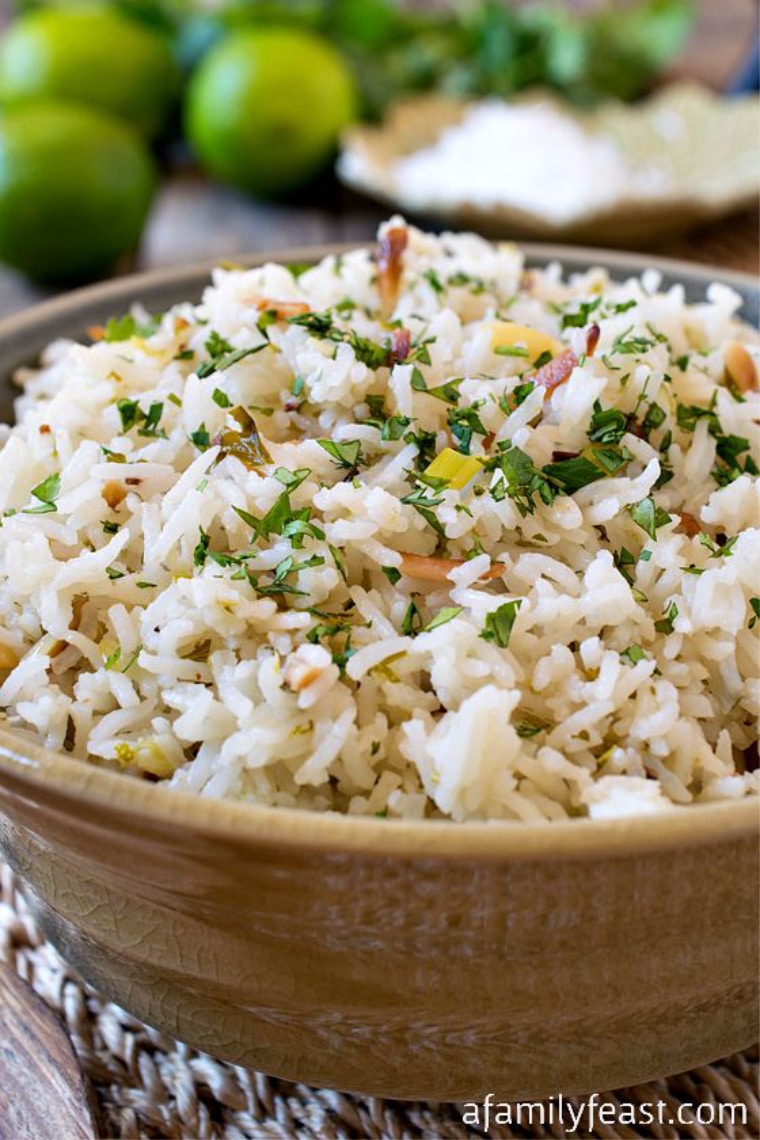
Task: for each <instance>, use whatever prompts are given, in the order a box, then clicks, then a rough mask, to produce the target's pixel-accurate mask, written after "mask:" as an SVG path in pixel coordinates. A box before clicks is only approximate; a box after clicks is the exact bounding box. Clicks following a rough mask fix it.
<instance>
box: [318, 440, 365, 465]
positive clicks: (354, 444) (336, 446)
mask: <svg viewBox="0 0 760 1140" xmlns="http://www.w3.org/2000/svg"><path fill="white" fill-rule="evenodd" d="M317 443H318V444H319V446H320V447H321V448H322V449H323V450H324V451H326V452H327V454H328V455H329V456H330V458H331V459H332V460H333V462H334V463H335V466H336V467H339V468H345V469H346V470H348V471H354V470H355V469H356V468H357V467H358V466H359V464H360V463H362V462H363V461H364V459H363V456H362V445H361V440H359V439H349V440H346V441H345V442H344V443H337V442H336V441H335V440H334V439H318V440H317Z"/></svg>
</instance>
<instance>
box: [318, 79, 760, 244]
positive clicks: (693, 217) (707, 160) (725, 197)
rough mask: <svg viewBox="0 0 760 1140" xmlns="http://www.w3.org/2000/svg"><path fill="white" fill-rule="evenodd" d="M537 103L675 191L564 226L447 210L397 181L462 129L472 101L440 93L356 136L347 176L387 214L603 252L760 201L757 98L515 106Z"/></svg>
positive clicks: (686, 90)
mask: <svg viewBox="0 0 760 1140" xmlns="http://www.w3.org/2000/svg"><path fill="white" fill-rule="evenodd" d="M536 101H540V102H542V103H547V102H548V103H551V104H554V105H558V106H559V107H560V108H561V109H562V110H563V111H564V112H565V113H568V114H570V115H572V117H573V118H574V119H575V120H576V121H577V122H578V123H580V125H581V126H582V127H583V128H584V129H586V130H587V131H589V132H590V133H592V134H596V133H601V134H603V135H605V136H607V137H609V138H610V139H611V140H613V141H614V142H615V143H616V144H617V145H618V147H619V149H620V151H621V153H622V154H623V155H624V157H625V158H626V160H627V162H628V164H629V166H631V167H633V168H641V167H644V166H645V167H653V168H654V169H656V170H658V171H660V172H662V173H663V174H666V175H667V176H668V186H667V189H664V190H663V191H662V192H661V193H658V194H656V195H654V196H652V197H645V196H642V195H641V194H637V193H636V192H635V191H633V190H631V191H630V192H629V193H628V194H626V195H625V196H621V197H620V198H619V199H618V200H617V201H615V202H614V203H611V204H610V205H609V206H607V207H604V208H596V209H594V208H589V207H586V208H584V209H582V210H579V211H578V212H577V213H575V214H574V215H573V216H572V217H568V218H566V219H564V220H563V221H561V222H560V221H554V220H553V219H552V218H551V217H549V216H548V215H546V214H544V213H542V212H541V211H540V210H539V209H538V208H533V209H520V208H518V207H516V206H508V205H506V204H494V205H492V206H483V205H478V204H477V203H474V202H471V201H468V200H466V199H464V198H463V199H462V200H461V201H459V202H457V203H455V202H453V201H452V202H449V201H446V202H445V203H444V202H442V201H440V200H439V199H438V198H437V197H436V196H434V195H430V196H429V197H425V196H422V195H421V194H417V193H414V192H413V191H412V190H410V189H409V188H407V187H406V186H405V185H404V184H403V182H402V181H401V180H400V179H398V178H397V177H396V172H395V163H396V162H397V161H398V159H400V158H403V157H405V156H406V155H409V154H411V153H413V152H415V151H417V150H420V149H422V148H425V147H428V146H430V145H431V144H433V143H434V142H435V141H436V139H437V138H438V137H439V135H440V134H441V132H442V131H443V130H445V129H446V128H447V127H451V126H454V125H455V124H457V123H459V122H460V121H461V119H462V117H463V115H464V114H465V112H466V110H467V107H468V103H467V102H466V101H465V100H462V99H454V98H452V97H448V96H444V95H439V94H435V93H433V94H425V95H416V96H411V97H408V98H405V99H403V100H401V101H400V102H399V103H397V104H394V105H393V106H392V107H391V108H390V110H389V112H388V114H387V116H386V118H385V120H384V121H383V122H382V123H381V124H379V125H378V126H368V125H366V124H359V125H357V126H354V127H351V128H349V130H348V131H347V132H346V135H345V138H344V140H343V149H342V153H341V156H340V159H339V161H338V174H339V175H340V177H341V178H342V180H343V181H344V182H345V183H346V184H347V185H349V186H351V187H352V188H353V189H355V190H359V191H361V192H362V193H364V194H368V195H369V196H370V197H372V198H377V199H379V200H380V201H381V202H383V203H384V204H385V205H387V206H391V207H393V208H396V209H400V210H402V211H403V212H406V213H408V214H409V215H411V216H416V217H420V216H421V217H424V218H429V219H432V218H435V219H436V220H437V221H438V222H440V223H445V224H446V225H448V226H451V227H452V228H454V229H477V230H479V231H481V232H482V233H488V234H490V235H492V236H493V237H504V236H505V235H509V236H513V235H514V234H522V235H524V236H530V237H534V238H540V239H542V240H543V241H573V242H589V243H592V244H593V245H605V244H614V245H624V246H633V247H636V246H641V245H647V244H650V243H651V242H652V240H653V239H654V238H656V237H660V236H663V237H672V236H673V235H674V234H676V233H678V232H680V231H683V230H686V229H688V228H690V227H691V226H694V225H696V224H698V223H700V222H705V221H708V220H710V219H714V218H717V217H720V216H722V215H724V214H728V213H730V212H731V211H732V210H738V209H741V208H742V207H743V206H749V205H752V203H753V202H755V201H756V200H757V197H758V177H757V174H758V165H759V164H760V143H759V142H758V132H757V117H758V109H759V108H760V101H759V100H758V97H757V95H745V96H742V97H733V98H727V97H725V96H721V95H716V94H715V93H714V92H713V91H709V90H708V89H707V88H705V87H701V86H699V85H698V84H695V83H674V84H671V85H670V86H666V87H664V88H663V89H662V90H661V91H658V92H657V93H656V94H655V95H654V96H652V97H651V98H650V99H646V100H642V101H641V102H639V103H635V104H625V103H620V102H618V101H609V102H607V103H603V104H601V105H600V106H599V107H597V108H595V109H594V110H593V111H581V110H573V109H572V107H570V106H569V105H568V104H565V103H562V102H560V100H559V99H558V98H557V96H556V95H553V94H552V93H551V92H545V91H536V92H526V93H524V94H522V95H518V96H516V97H515V99H514V100H513V102H515V103H524V102H536ZM510 161H511V160H510ZM518 161H519V159H518Z"/></svg>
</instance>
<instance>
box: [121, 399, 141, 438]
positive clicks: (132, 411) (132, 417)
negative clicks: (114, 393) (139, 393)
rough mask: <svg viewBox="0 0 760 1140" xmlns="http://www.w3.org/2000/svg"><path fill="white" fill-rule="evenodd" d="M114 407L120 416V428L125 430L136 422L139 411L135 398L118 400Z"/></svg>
mask: <svg viewBox="0 0 760 1140" xmlns="http://www.w3.org/2000/svg"><path fill="white" fill-rule="evenodd" d="M116 407H117V408H118V411H119V415H120V416H121V429H122V431H124V432H127V431H129V429H130V428H131V427H134V425H135V423H136V422H137V417H138V415H139V412H140V407H139V404H138V403H137V400H118V401H117V403H116Z"/></svg>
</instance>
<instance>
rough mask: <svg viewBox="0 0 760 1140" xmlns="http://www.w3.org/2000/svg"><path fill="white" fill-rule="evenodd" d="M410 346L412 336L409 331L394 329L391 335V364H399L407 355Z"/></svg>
mask: <svg viewBox="0 0 760 1140" xmlns="http://www.w3.org/2000/svg"><path fill="white" fill-rule="evenodd" d="M411 346H412V334H411V333H410V332H409V329H394V330H393V332H392V333H391V352H390V356H391V363H392V364H401V362H402V361H404V360H406V358H407V356H408V355H409V349H410V348H411Z"/></svg>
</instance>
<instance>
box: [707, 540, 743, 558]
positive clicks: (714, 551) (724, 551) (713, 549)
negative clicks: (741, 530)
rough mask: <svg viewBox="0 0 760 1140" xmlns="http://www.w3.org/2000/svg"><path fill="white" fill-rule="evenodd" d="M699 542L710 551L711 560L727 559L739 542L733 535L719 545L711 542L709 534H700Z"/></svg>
mask: <svg viewBox="0 0 760 1140" xmlns="http://www.w3.org/2000/svg"><path fill="white" fill-rule="evenodd" d="M699 541H700V543H701V544H702V546H704V547H706V548H707V550H709V551H710V557H711V558H728V557H729V555H731V554H733V550H734V547H735V546H736V544H737V542H738V541H739V536H738V534H735V535H733V536H732V537H731V538H729V539H727V540H726V541H725V542H723V543H722V544H721V543H719V542H713V540H712V539H711V538H710V536H709V534H700V535H699Z"/></svg>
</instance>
